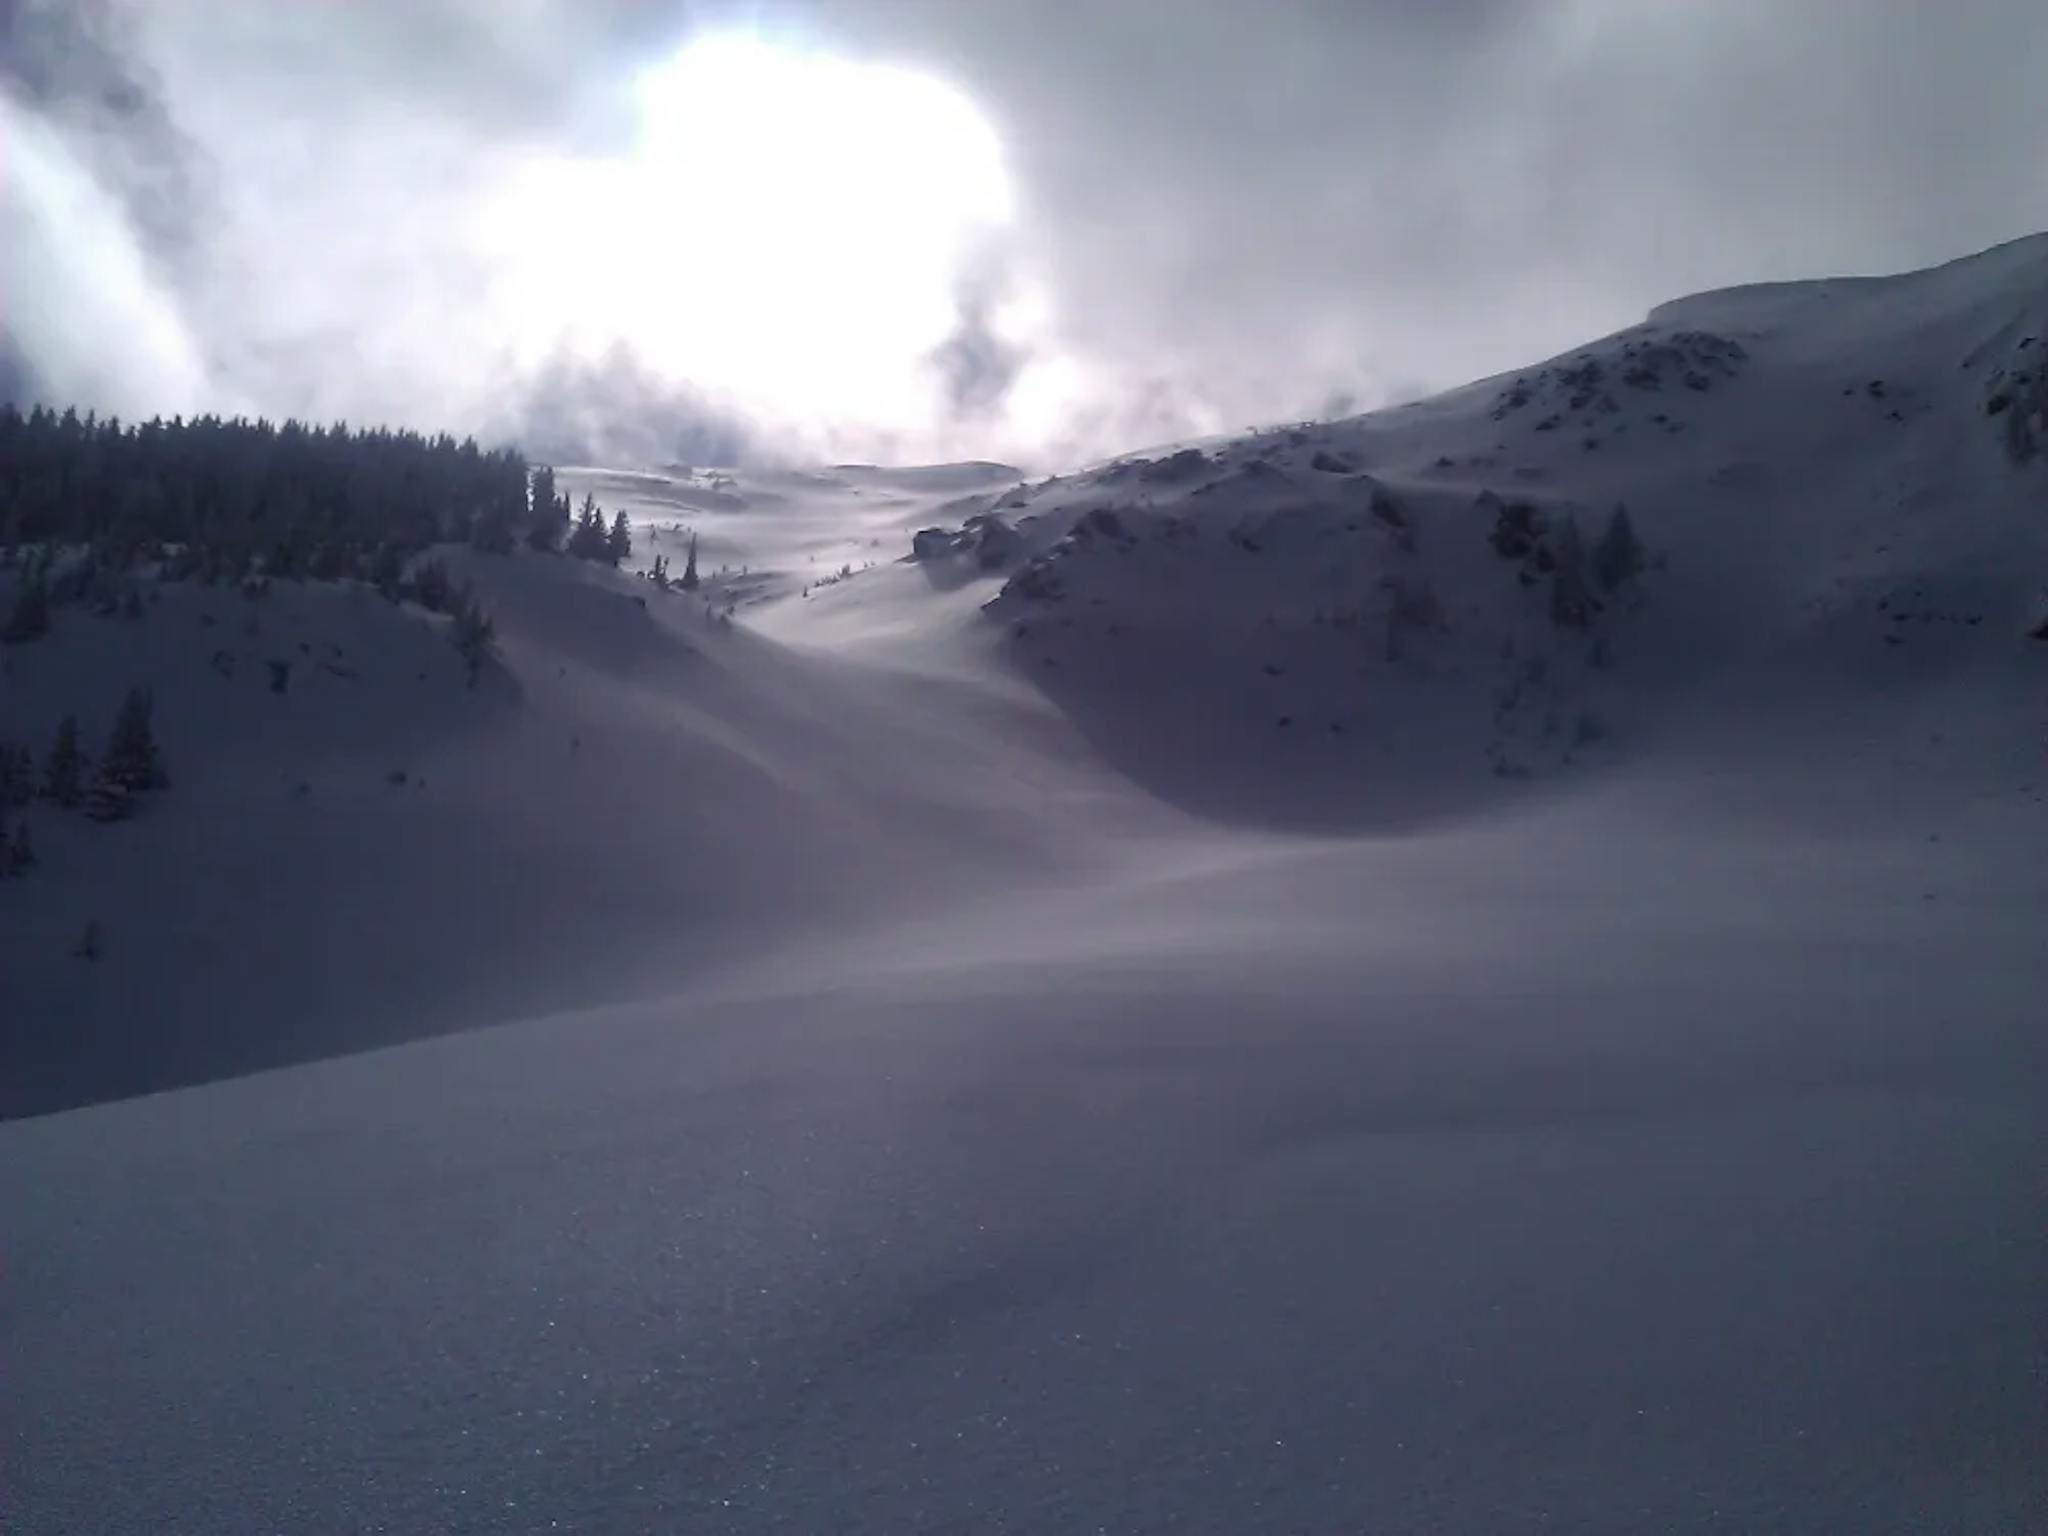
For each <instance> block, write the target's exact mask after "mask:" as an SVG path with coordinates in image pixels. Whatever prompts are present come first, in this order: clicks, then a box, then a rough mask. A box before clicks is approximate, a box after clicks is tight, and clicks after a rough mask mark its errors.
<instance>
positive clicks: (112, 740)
mask: <svg viewBox="0 0 2048 1536" xmlns="http://www.w3.org/2000/svg"><path fill="white" fill-rule="evenodd" d="M149 715H150V698H149V690H148V689H146V688H130V689H129V690H128V695H127V697H126V698H124V699H123V700H122V701H121V712H120V714H118V715H117V716H115V717H114V730H113V734H112V735H110V736H109V737H108V738H107V750H106V753H105V754H104V755H103V756H102V757H101V759H100V779H101V781H102V782H103V783H107V784H113V785H118V786H119V787H120V788H122V789H124V790H127V791H129V792H130V793H137V794H139V793H141V792H142V791H144V790H150V789H161V788H163V786H164V785H166V784H168V783H169V782H170V779H169V777H168V776H167V775H166V774H165V773H164V767H163V761H162V759H161V758H160V757H159V755H158V753H157V749H156V735H155V733H154V731H152V730H151V728H150V722H149Z"/></svg>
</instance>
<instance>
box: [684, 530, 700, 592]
mask: <svg viewBox="0 0 2048 1536" xmlns="http://www.w3.org/2000/svg"><path fill="white" fill-rule="evenodd" d="M682 588H683V590H684V591H685V592H694V591H696V590H697V535H696V534H694V533H692V534H691V535H690V549H689V553H688V554H687V555H686V556H685V557H684V559H683V580H682Z"/></svg>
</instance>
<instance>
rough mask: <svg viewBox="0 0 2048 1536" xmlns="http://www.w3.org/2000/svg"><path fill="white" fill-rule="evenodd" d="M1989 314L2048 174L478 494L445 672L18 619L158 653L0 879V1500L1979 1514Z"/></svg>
mask: <svg viewBox="0 0 2048 1536" xmlns="http://www.w3.org/2000/svg"><path fill="white" fill-rule="evenodd" d="M2044 352H2048V237H2034V238H2033V239H2030V240H2026V241H2021V242H2018V243H2016V244H2013V245H2010V246H2005V247H2001V248H1999V249H1997V250H1994V251H1991V252H1987V253H1985V254H1983V255H1981V256H1977V257H1973V258H1970V259H1968V260H1965V261H1962V262H1958V263H1954V264H1952V265H1950V266H1947V267H1943V268H1940V269H1937V270H1934V271H1930V272H1924V273H1916V274H1911V275H1907V276H1904V277H1898V278H1889V279H1882V280H1855V281H1828V282H1819V283H1809V284H1790V285H1773V286H1770V287H1764V288H1752V289H1738V290H1732V291H1729V292H1725V293H1718V294H1710V295H1703V296H1700V297H1698V298H1694V299H1689V300H1685V301H1682V302H1681V303H1678V304H1674V305H1669V306H1666V307H1664V308H1663V309H1660V310H1658V311H1656V312H1655V313H1653V314H1652V315H1651V316H1650V317H1649V319H1648V321H1647V322H1646V323H1645V324H1644V325H1642V326H1639V327H1637V328H1635V329H1632V330H1630V331H1627V332H1623V333H1621V334H1619V335H1616V336H1613V337H1609V338H1606V339H1605V340H1602V341H1599V342H1596V343H1593V344H1591V345H1589V346H1587V347H1586V348H1583V349H1581V350H1580V351H1577V352H1574V353H1571V354H1568V355H1566V356H1563V357H1560V358H1557V359H1553V360H1551V361H1549V362H1547V363H1542V364H1539V365H1536V366H1534V367H1531V368H1529V369H1527V370H1524V371H1521V372H1518V373H1514V374H1509V375H1504V376H1502V377H1500V378H1496V379H1489V380H1485V381H1482V382H1480V383H1477V384H1473V385H1470V386H1468V387H1466V388H1463V389H1460V390H1456V391H1453V392H1451V393H1449V394H1447V395H1443V396H1440V397H1438V398H1436V399H1433V400H1429V401H1424V402H1421V403H1418V404H1415V405H1412V406H1406V407H1402V408H1399V409H1395V410H1390V411H1384V412H1379V413H1375V414H1373V415H1369V416H1364V417H1359V418H1355V419H1351V420H1346V421H1338V422H1329V423H1310V424H1302V425H1299V426H1293V427H1283V428H1278V429H1272V430H1266V431H1261V432H1256V433H1251V434H1248V435H1246V436H1243V437H1238V438H1231V439H1219V440H1208V441H1204V442H1200V443H1194V444H1175V445H1167V446H1164V447H1160V448H1157V449H1152V450H1148V451H1146V452H1143V453H1141V454H1134V455H1131V456H1128V457H1126V458H1122V459H1119V460H1116V461H1112V462H1109V463H1105V464H1100V465H1095V466H1091V467H1089V468H1087V469H1084V470H1081V471H1077V472H1074V473H1070V474H1064V475H1057V476H1054V477H1051V478H1049V479H1037V478H1032V477H1029V476H1026V475H1024V474H1022V473H1020V472H1017V471H1015V470H1012V469H1010V468H1009V467H1007V466H1002V465H981V464H976V465H962V466H940V467H936V468H924V469H912V470H900V469H896V470H892V469H884V468H877V467H873V466H854V465H848V466H837V467H828V468H820V469H816V470H808V471H794V470H791V471H780V472H765V471H764V472H757V473H739V474H736V475H717V476H714V475H710V474H706V473H703V472H694V471H689V470H685V469H683V468H681V467H676V468H674V469H672V470H669V471H665V472H662V473H646V474H638V473H626V472H623V471H616V470H598V469H592V470H587V471H564V472H563V479H564V482H565V484H567V485H569V486H570V487H572V488H573V489H574V490H575V491H576V493H577V494H579V495H580V494H582V493H583V491H585V490H586V489H587V490H591V491H593V492H594V493H595V494H596V495H597V496H598V497H599V498H600V500H602V501H603V502H604V503H605V505H606V507H607V509H608V510H609V509H613V508H618V509H624V510H626V511H628V512H629V513H630V515H631V516H632V518H633V519H634V522H635V525H636V527H637V528H638V529H639V530H640V535H639V542H638V545H637V549H636V556H635V564H636V565H638V566H640V567H642V568H644V567H645V566H646V564H647V563H648V562H650V561H651V560H652V559H653V558H654V557H655V556H657V555H664V554H665V555H667V556H669V557H670V558H671V559H676V558H678V557H679V553H680V551H681V549H682V548H683V547H684V546H683V544H682V542H681V540H682V538H683V534H682V532H681V530H682V528H683V527H684V526H685V525H687V527H688V528H690V529H692V530H694V531H695V533H696V534H697V536H698V539H699V545H700V549H699V555H700V562H701V565H702V567H703V570H704V572H705V576H706V585H705V588H704V589H703V591H701V592H700V593H698V594H695V595H689V594H683V593H677V592H669V591H664V590H662V589H660V588H658V587H656V586H655V585H654V584H652V583H650V582H648V581H645V580H642V579H640V578H639V577H638V576H637V575H636V574H633V573H632V572H630V571H629V572H625V573H613V572H609V571H605V570H600V569H595V568H593V567H590V566H587V565H584V564H581V563H578V562H571V561H568V560H563V559H555V558H548V557H542V556H534V555H526V554H521V555H516V556H489V555H481V554H475V553H471V552H467V551H451V552H450V553H449V554H448V556H447V558H448V560H449V561H450V563H451V565H452V566H454V567H455V569H456V573H457V574H458V576H460V577H462V578H464V579H468V580H471V581H473V582H474V584H475V586H476V588H477V590H478V591H479V593H480V594H481V595H482V598H483V600H484V602H485V603H486V605H487V606H488V607H489V609H490V611H491V613H492V615H493V617H494V619H495V621H496V624H497V629H498V634H499V637H500V646H499V654H498V655H497V657H496V658H495V659H494V660H493V661H492V662H491V663H489V664H488V665H487V666H486V667H485V668H484V670H483V672H482V674H481V675H480V676H479V678H478V680H477V683H476V685H475V686H474V687H470V686H468V685H467V683H466V681H465V678H464V676H463V674H462V669H461V666H460V664H459V658H458V657H457V656H456V654H455V652H454V650H453V648H452V647H451V646H450V645H449V644H448V636H447V635H446V634H445V633H444V632H443V629H444V625H443V622H442V621H440V620H438V619H436V618H434V617H433V616H431V615H428V614H425V613H423V612H420V611H419V610H417V609H416V608H414V607H411V606H407V605H403V604H393V603H390V602H387V601H385V600H383V599H382V598H380V597H378V596H376V595H375V594H374V593H373V592H370V591H367V590H358V589H357V588H355V587H353V586H350V585H347V584H334V583H329V584H317V583H298V584H295V583H277V584H275V585H274V586H273V587H272V588H271V589H270V591H269V593H268V595H267V596H265V597H262V598H260V599H256V600H251V599H246V598H243V597H241V596H239V595H237V594H235V593H234V592H232V591H223V590H220V589H210V588H204V587H200V586H197V585H191V584H185V585H180V584H169V585H165V586H163V587H161V588H160V589H158V591H157V593H156V595H155V597H154V599H153V600H152V601H150V602H149V603H147V604H146V606H145V608H144V611H143V612H142V614H141V616H140V617H125V618H124V617H122V616H120V615H119V614H118V613H116V614H114V615H111V616H108V617H97V616H94V615H91V614H88V613H84V612H75V611H70V610H66V611H64V612H61V613H59V614H58V616H57V621H56V623H55V625H54V627H53V629H52V632H51V633H50V634H49V635H47V636H44V637H43V638H41V639H38V640H36V641H34V642H32V643H30V644H25V645H18V646H13V647H9V648H7V649H6V650H5V651H4V652H0V667H4V672H0V688H4V693H0V735H5V736H10V737H13V738H15V739H19V740H23V741H31V742H35V743H38V744H40V743H42V742H44V741H45V740H46V739H47V738H48V736H49V734H50V733H51V732H52V731H53V730H54V728H55V725H56V722H57V720H58V719H59V718H60V717H61V716H62V715H63V714H65V713H77V714H78V715H79V716H80V719H81V723H82V724H83V725H84V726H85V727H86V730H87V733H88V735H89V736H91V737H92V738H93V740H94V741H95V742H96V741H97V739H98V737H99V735H100V734H102V733H103V732H104V729H105V727H106V725H107V723H108V722H109V721H110V720H111V717H112V712H113V709H114V707H115V705H116V704H117V703H118V702H119V700H120V699H121V697H122V695H123V691H124V690H125V689H126V688H128V687H130V686H131V685H135V684H143V685H146V686H148V687H150V688H151V689H152V690H153V692H154V697H155V700H156V719H157V734H158V737H159V740H160V742H161V745H162V748H163V752H164V756H165V759H166V763H167V766H168V768H169V771H170V774H171V777H172V785H171V787H170V788H169V789H168V790H166V791H164V792H162V793H161V794H160V795H158V796H156V797H155V798H154V800H153V801H152V803H151V804H150V805H149V807H148V808H147V810H146V811H145V813H144V814H142V815H140V816H137V817H136V818H134V819H133V820H132V821H127V822H123V823H121V824H119V825H112V826H102V825H96V824H91V823H88V822H86V821H84V820H82V819H80V818H76V817H69V818H67V817H59V816H55V815H53V814H51V813H50V812H49V811H48V810H47V809H46V808H43V807H41V806H38V807H34V808H31V810H30V812H29V813H28V814H29V815H30V817H31V818H32V824H33V826H34V831H35V837H36V846H37V849H38V853H39V855H40V857H39V862H38V867H37V868H36V869H35V871H33V873H32V874H31V875H30V876H29V877H27V878H24V879H21V880H14V881H8V882H5V883H0V1026H4V1030H5V1038H4V1041H0V1046H4V1051H5V1063H4V1065H5V1072H4V1078H5V1087H6V1097H5V1100H4V1103H0V1108H5V1109H6V1110H8V1111H10V1112H12V1113H15V1114H23V1113H30V1114H34V1116H35V1117H34V1118H27V1119H21V1120H18V1121H16V1122H15V1123H12V1124H9V1125H6V1126H0V1164H4V1166H5V1167H6V1168H7V1169H8V1178H7V1181H6V1184H5V1186H4V1188H5V1194H4V1197H0V1198H4V1204H0V1231H4V1232H5V1233H6V1234H7V1242H8V1262H7V1264H6V1266H5V1273H4V1278H0V1340H4V1354H5V1359H6V1375H7V1379H8V1391H9V1400H10V1402H11V1403H12V1404H13V1405H14V1407H15V1409H16V1412H15V1414H14V1415H13V1416H12V1419H11V1423H10V1427H9V1431H8V1433H9V1438H10V1451H9V1458H8V1459H9V1465H10V1469H11V1470H10V1475H9V1477H8V1479H7V1487H6V1491H5V1493H4V1495H0V1500H4V1503H0V1508H4V1509H5V1511H6V1519H5V1522H4V1523H6V1524H7V1525H8V1526H9V1528H10V1529H12V1528H20V1529H22V1530H34V1531H45V1530H48V1531H64V1530H115V1529H140V1528H151V1529H192V1530H221V1529H256V1528H280V1529H319V1530H325V1529H393V1530H429V1529H431V1530H451V1531H452V1530H475V1531H485V1530H489V1531H502V1530H522V1531H523V1530H546V1529H586V1530H629V1529H630V1530H639V1529H661V1530H690V1531H769V1530H825V1529H829V1530H839V1531H901V1530H921V1529H932V1530H937V1529H997V1530H1000V1529H1015V1530H1034V1531H1036V1530H1084V1529H1086V1530H1095V1529H1106V1530H1152V1529H1184V1530H1217V1531H1229V1532H1234V1533H1235V1532H1249V1531H1264V1530H1272V1531H1281V1530H1288V1531H1293V1530H1315V1531H1324V1530H1330V1531H1335V1530H1415V1531H1423V1530H1427V1531H1433V1532H1445V1531H1472V1532H1489V1533H1494V1532H1516V1531H1539V1530H1572V1531H1589V1532H1594V1531H1611V1532H1624V1531H1629V1532H1633V1531H1642V1530H1665V1531H1713V1530H1743V1531H1757V1532H1762V1531H1784V1532H1794V1531H1797V1532H1806V1531H1813V1530H1857V1531H1866V1532H1882V1531H1898V1532H1907V1531H1914V1532H1918V1531H1927V1530H1970V1531H1987V1532H2015V1533H2017V1532H2021V1531H2025V1530H2028V1529H2031V1528H2033V1524H2034V1523H2036V1522H2037V1519H2038V1512H2039V1511H2040V1510H2041V1509H2042V1508H2044V1507H2048V1470H2044V1463H2043V1461H2042V1459H2041V1457H2040V1454H2039V1448H2040V1446H2041V1445H2042V1444H2044V1443H2048V1398H2044V1396H2043V1394H2042V1393H2041V1392H2040V1390H2039V1379H2038V1376H2039V1360H2040V1356H2041V1353H2042V1344H2043V1339H2042V1330H2041V1322H2042V1314H2041V1308H2040V1297H2041V1296H2042V1294H2043V1293H2044V1289H2043V1288H2044V1286H2048V1238H2044V1228H2043V1225H2042V1223H2041V1221H2040V1219H2039V1215H2040V1213H2039V1170H2040V1168H2041V1166H2042V1156H2043V1152H2044V1146H2043V1129H2044V1126H2043V1120H2042V1116H2041V1110H2040V1106H2041V1104H2042V1103H2043V1102H2044V1101H2048V1048H2044V1044H2043V1037H2042V1034H2041V1030H2040V1024H2039V1015H2040V1000H2041V999H2042V998H2043V997H2044V996H2048V946H2044V945H2043V944H2042V943H2041V934H2042V932H2043V931H2044V919H2048V868H2044V866H2043V863H2042V861H2041V858H2040V852H2041V849H2042V848H2043V847H2048V641H2043V640H2042V639H2040V638H2037V637H2035V636H2036V632H2037V631H2038V630H2039V629H2040V627H2041V626H2042V625H2043V622H2044V620H2048V357H2044V355H2043V354H2044ZM1619 508H1626V518H1625V519H1621V518H1619V517H1618V516H1617V509H1619ZM1617 530H1625V531H1617ZM280 661H281V662H284V663H288V668H287V674H288V675H287V680H286V683H285V685H284V687H283V688H282V689H279V688H278V687H277V686H276V682H275V680H276V669H275V666H274V665H273V664H274V663H276V662H280ZM88 922H94V923H97V924H98V926H99V928H100V930H101V932H102V935H103V943H102V945H101V953H100V954H99V957H98V958H97V959H94V960H89V961H88V960H83V959H81V958H79V957H77V956H76V955H74V953H73V950H74V948H75V947H76V941H77V938H78V935H79V933H80V931H81V929H82V928H83V927H84V925H85V924H86V923H88ZM481 1024H493V1025H495V1026H496V1027H493V1028H487V1029H479V1028H470V1029H465V1028H464V1027H465V1026H473V1025H481ZM458 1030H461V1031H463V1032H460V1033H455V1032H454V1031H458ZM428 1035H438V1036H442V1038H437V1039H424V1038H420V1037H424V1036H428ZM398 1041H410V1042H411V1043H409V1044H403V1045H395V1046H393V1048H390V1049H380V1050H368V1049H365V1048H366V1047H371V1046H381V1045H389V1044H392V1043H393V1042H398ZM343 1052H354V1053H356V1054H349V1055H346V1056H342V1055H341V1053H343ZM336 1056H339V1057H340V1059H333V1060H314V1059H313V1058H321V1057H336ZM290 1062H298V1063H300V1064H299V1065H296V1066H291V1067H289V1068H288V1069H287V1070H282V1071H273V1072H262V1073H258V1074H256V1075H249V1076H236V1075H235V1074H241V1073H246V1072H249V1071H250V1070H251V1069H253V1068H258V1067H268V1066H280V1065H283V1064H285V1063H290ZM225 1077H233V1080H229V1081H204V1080H207V1079H213V1078H225ZM188 1083H202V1084H203V1085H201V1086H192V1087H181V1088H180V1089H179V1091H176V1092H169V1093H158V1094H154V1095H152V1096H149V1097H142V1098H134V1099H129V1100H126V1101H124V1102H114V1103H103V1104H99V1105H97V1106H95V1107H91V1108H82V1109H70V1110H68V1111H67V1112H64V1113H37V1112H40V1111H46V1110H51V1109H57V1108H61V1107H64V1106H67V1105H71V1104H76V1103H80V1102H82V1101H86V1100H93V1099H105V1098H112V1097H115V1096H118V1095H121V1094H124V1093H128V1092H131V1091H139V1090H145V1089H155V1088H168V1087H177V1086H178V1085H181V1084H188Z"/></svg>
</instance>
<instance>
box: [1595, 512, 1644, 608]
mask: <svg viewBox="0 0 2048 1536" xmlns="http://www.w3.org/2000/svg"><path fill="white" fill-rule="evenodd" d="M1643 563H1644V561H1643V545H1642V541H1641V540H1640V539H1638V538H1637V537H1636V530H1635V524H1634V523H1632V522H1630V521H1629V515H1628V508H1627V507H1624V506H1616V507H1615V509H1614V515H1613V516H1612V517H1611V518H1609V519H1608V520H1607V531H1606V532H1604V533H1602V534H1601V535H1600V542H1599V543H1598V544H1596V545H1595V546H1594V547H1593V579H1594V580H1596V581H1598V582H1599V583H1600V590H1601V591H1603V592H1612V591H1613V590H1614V589H1615V588H1616V587H1619V586H1620V585H1621V584H1622V583H1623V582H1625V581H1627V580H1628V579H1629V578H1630V577H1631V576H1634V575H1636V574H1637V573H1638V572H1640V571H1641V570H1642V568H1643Z"/></svg>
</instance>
